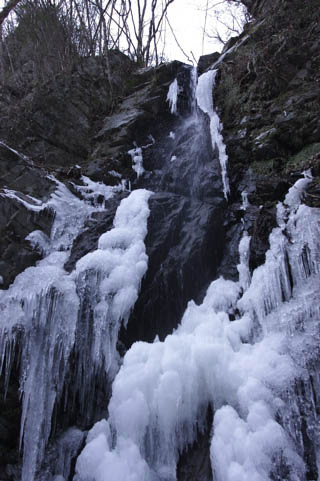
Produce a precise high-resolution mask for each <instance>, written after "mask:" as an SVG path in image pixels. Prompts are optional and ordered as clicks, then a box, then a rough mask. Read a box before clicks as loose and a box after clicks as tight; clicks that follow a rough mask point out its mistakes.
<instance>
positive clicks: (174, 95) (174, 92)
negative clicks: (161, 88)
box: [167, 79, 181, 114]
mask: <svg viewBox="0 0 320 481" xmlns="http://www.w3.org/2000/svg"><path fill="white" fill-rule="evenodd" d="M180 92H181V89H180V87H179V85H178V80H177V79H175V80H174V81H173V82H172V83H171V84H170V86H169V90H168V94H167V102H169V107H170V112H171V113H172V114H176V113H177V102H178V95H179V93H180Z"/></svg>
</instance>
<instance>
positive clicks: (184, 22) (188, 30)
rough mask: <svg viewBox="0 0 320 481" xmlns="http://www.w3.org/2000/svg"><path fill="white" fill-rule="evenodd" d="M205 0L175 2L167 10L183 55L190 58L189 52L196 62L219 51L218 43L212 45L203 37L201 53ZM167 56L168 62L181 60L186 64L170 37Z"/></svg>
mask: <svg viewBox="0 0 320 481" xmlns="http://www.w3.org/2000/svg"><path fill="white" fill-rule="evenodd" d="M206 3H207V2H206V0H175V1H174V2H173V3H172V4H171V5H170V7H169V9H168V16H169V21H170V23H171V25H172V27H173V29H174V32H175V35H176V37H177V40H178V41H179V43H180V44H181V46H182V47H183V50H184V51H185V53H186V54H187V55H188V56H189V57H190V58H192V54H191V52H193V55H194V57H195V58H196V60H197V61H198V59H199V57H200V55H206V54H208V53H212V52H216V51H218V50H221V48H222V46H221V44H219V43H214V42H213V41H212V40H210V39H209V38H208V37H207V36H205V39H204V40H205V41H204V49H203V51H202V37H203V27H204V23H205V6H206ZM167 43H168V45H167V49H166V50H167V56H168V57H169V59H170V60H174V59H175V60H181V61H183V62H186V63H187V59H186V57H185V55H183V53H182V52H181V50H180V49H179V47H178V46H177V44H176V42H175V40H174V39H173V37H172V35H171V38H170V39H169V40H168V42H167Z"/></svg>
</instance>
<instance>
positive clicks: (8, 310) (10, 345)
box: [0, 177, 151, 481]
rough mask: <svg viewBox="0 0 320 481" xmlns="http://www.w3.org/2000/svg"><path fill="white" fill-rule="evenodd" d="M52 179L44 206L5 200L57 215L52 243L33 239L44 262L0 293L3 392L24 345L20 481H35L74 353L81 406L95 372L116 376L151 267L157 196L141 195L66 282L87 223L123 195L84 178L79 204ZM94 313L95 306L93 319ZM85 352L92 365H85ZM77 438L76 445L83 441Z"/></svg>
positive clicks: (37, 235) (124, 206) (127, 203)
mask: <svg viewBox="0 0 320 481" xmlns="http://www.w3.org/2000/svg"><path fill="white" fill-rule="evenodd" d="M51 179H52V180H53V181H54V182H55V183H56V186H57V187H56V190H55V192H53V194H52V195H51V197H50V199H49V200H48V201H47V202H46V203H40V201H37V200H36V199H33V198H30V197H28V196H24V198H21V197H20V196H19V195H18V194H16V193H14V192H12V191H5V192H4V194H3V195H5V196H10V197H12V198H14V199H15V200H17V201H18V202H22V203H23V205H25V206H26V207H27V208H28V209H29V210H36V211H39V210H42V209H45V208H46V209H51V210H53V211H54V213H55V216H54V223H53V227H52V230H51V235H50V238H49V237H47V236H45V234H43V233H41V232H40V231H35V232H33V233H31V234H30V235H29V236H28V240H29V242H31V244H32V245H34V246H37V248H39V249H40V250H41V251H42V252H43V254H44V255H45V257H44V258H43V259H42V260H41V261H39V262H38V264H37V265H36V266H35V267H29V268H27V269H26V270H25V271H24V272H22V273H21V274H19V275H18V276H17V277H16V279H15V281H14V283H13V284H12V285H11V286H10V287H9V289H8V290H4V291H1V292H0V306H1V307H0V309H1V325H0V353H1V357H0V372H1V371H2V370H4V373H5V390H6V388H7V386H8V381H9V377H10V373H11V370H12V364H13V361H14V353H15V350H16V345H17V343H18V342H19V346H22V352H21V378H20V391H21V395H22V419H21V431H20V447H23V468H22V481H33V480H34V476H35V472H36V469H37V467H38V466H39V464H40V463H41V461H42V460H43V457H44V451H45V447H46V445H47V442H48V439H49V435H50V431H51V428H52V426H51V421H52V415H53V411H54V406H55V404H56V403H57V402H58V401H59V399H60V398H61V396H62V393H63V387H64V382H65V378H66V375H67V372H68V369H69V358H70V354H71V351H72V350H73V349H75V346H77V349H78V350H79V353H78V354H79V356H78V360H79V369H80V370H81V369H82V368H84V371H83V372H84V373H85V376H84V377H82V376H80V375H77V373H76V374H75V376H74V383H73V386H72V389H74V391H77V390H78V391H81V393H82V398H81V399H82V400H83V405H85V404H86V403H85V401H86V396H87V393H88V390H90V387H91V386H90V382H89V381H88V380H89V379H90V374H92V373H93V372H94V370H95V369H101V366H102V367H104V368H105V370H106V371H108V369H109V370H110V376H113V375H114V372H113V371H112V369H115V364H116V362H117V359H118V355H117V353H116V341H117V333H118V330H119V328H120V324H121V322H122V321H123V322H124V323H126V322H127V320H128V316H129V313H130V310H131V309H132V307H133V305H134V303H135V301H136V299H137V295H138V290H139V287H140V283H141V279H142V277H143V275H144V274H145V272H146V269H147V256H146V253H145V246H144V242H143V241H144V237H145V235H146V232H147V218H148V215H149V209H148V199H149V197H150V195H151V193H150V192H148V191H144V190H136V191H134V192H132V193H131V195H130V196H129V197H128V198H126V199H123V200H122V202H121V204H120V206H119V208H118V210H117V213H116V216H115V219H114V229H112V230H111V231H109V232H108V233H106V234H103V235H102V236H101V237H100V239H99V246H98V248H97V249H96V251H94V252H92V253H90V254H87V255H86V256H84V257H83V258H82V259H80V260H79V261H78V263H77V265H76V269H75V271H74V272H72V273H71V274H68V273H67V272H66V271H65V270H64V268H63V266H64V264H65V262H66V260H67V259H68V257H69V255H70V251H71V247H72V244H73V241H74V239H75V238H76V236H77V235H78V234H79V232H80V231H81V230H83V227H84V223H85V221H86V219H88V218H89V217H90V216H91V214H92V213H93V212H97V211H99V210H103V209H104V202H105V201H106V200H108V199H110V197H112V196H113V195H114V193H115V192H118V191H119V190H121V189H122V188H121V186H120V187H119V186H116V187H114V188H111V187H108V186H105V185H104V184H102V183H99V182H98V183H95V182H93V181H91V179H89V178H87V177H82V180H83V183H84V186H77V187H76V186H74V187H75V188H76V189H77V190H78V191H79V193H80V194H81V196H82V199H80V198H78V197H77V196H75V195H74V194H73V193H72V192H71V191H70V190H69V189H68V188H67V187H66V186H65V185H64V184H63V183H61V182H59V181H58V180H57V179H55V178H53V177H51ZM100 198H102V199H103V202H102V204H101V202H100V200H99V199H100ZM85 283H86V285H87V286H88V287H87V289H85V288H84V284H85ZM90 283H91V284H90ZM90 285H91V286H92V287H93V290H92V291H91V292H89V291H88V289H89V287H90ZM88 306H91V307H92V310H91V311H90V310H89V309H88ZM86 315H87V318H86V317H85V316H86ZM92 317H93V322H94V327H95V331H94V332H91V337H90V331H89V332H88V333H87V335H85V333H84V332H82V333H81V336H78V338H79V339H80V340H81V339H82V340H83V343H84V344H83V345H82V344H80V345H78V344H79V341H78V344H76V332H77V331H78V330H79V329H80V328H81V322H82V319H85V320H86V322H87V325H88V327H90V324H89V319H91V318H92ZM79 323H80V324H79ZM21 338H22V340H21ZM86 346H89V348H87V347H86ZM88 349H89V353H90V355H91V362H90V363H89V365H86V363H88V358H87V357H86V355H87V353H88ZM90 349H91V351H90ZM80 401H81V400H80ZM83 409H85V408H84V407H83ZM74 438H77V439H78V437H77V433H75V436H74ZM70 449H71V448H70ZM64 464H65V462H63V465H64ZM63 470H64V471H67V470H68V469H67V467H66V468H63ZM57 474H59V475H60V473H57ZM63 474H64V473H61V475H62V476H63Z"/></svg>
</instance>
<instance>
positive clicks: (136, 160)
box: [128, 147, 144, 178]
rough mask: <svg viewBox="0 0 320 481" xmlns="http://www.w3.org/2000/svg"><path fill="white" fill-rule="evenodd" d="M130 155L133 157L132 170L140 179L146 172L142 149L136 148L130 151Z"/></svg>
mask: <svg viewBox="0 0 320 481" xmlns="http://www.w3.org/2000/svg"><path fill="white" fill-rule="evenodd" d="M128 154H129V155H131V159H132V168H133V170H134V171H135V172H136V174H137V177H138V178H139V177H140V175H142V174H143V172H144V168H143V157H142V149H141V147H135V148H134V149H131V150H129V152H128Z"/></svg>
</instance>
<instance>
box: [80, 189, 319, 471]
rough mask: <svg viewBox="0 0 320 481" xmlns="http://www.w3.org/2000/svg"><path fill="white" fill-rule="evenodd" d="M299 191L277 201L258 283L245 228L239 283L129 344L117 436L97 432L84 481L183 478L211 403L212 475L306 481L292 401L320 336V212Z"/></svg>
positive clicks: (225, 285)
mask: <svg viewBox="0 0 320 481" xmlns="http://www.w3.org/2000/svg"><path fill="white" fill-rule="evenodd" d="M299 185H300V184H299V183H298V184H296V188H297V187H299ZM299 189H300V187H299ZM291 192H292V191H291ZM300 193H301V191H300ZM292 197H293V196H292V195H291V193H290V195H289V197H288V198H287V203H288V204H290V206H289V207H285V205H280V206H279V212H281V213H282V215H281V216H280V221H281V227H278V228H276V229H274V230H273V232H272V234H271V236H270V250H269V251H268V253H267V256H266V262H265V264H264V265H263V266H261V267H259V268H257V269H256V270H255V272H254V274H253V277H252V280H251V283H250V277H249V272H248V251H249V241H250V238H249V237H248V236H246V235H245V236H244V237H243V239H242V241H241V243H240V261H241V262H240V265H239V272H240V282H239V283H238V282H232V281H226V280H224V279H222V278H220V279H218V280H216V281H214V282H213V283H212V284H211V285H210V287H209V289H208V292H207V295H206V297H205V299H204V301H203V304H202V305H200V306H197V305H196V304H195V303H194V302H192V301H191V302H190V303H189V305H188V308H187V310H186V312H185V314H184V316H183V319H182V322H181V325H180V326H179V327H178V329H177V330H176V331H175V332H174V333H173V334H172V335H169V336H167V338H166V339H165V340H164V342H154V343H152V344H148V343H145V342H138V343H136V344H134V345H133V346H132V348H131V349H130V350H129V351H128V352H127V354H126V356H125V358H124V362H123V366H122V367H121V369H120V372H119V374H118V375H117V377H116V379H115V381H114V383H113V394H112V399H111V402H110V405H109V414H110V418H109V424H110V427H111V431H112V432H113V433H114V435H115V441H114V443H112V442H111V439H110V438H108V436H107V435H104V436H102V435H101V434H100V433H99V430H97V431H98V434H97V435H92V437H91V439H90V441H89V442H88V444H87V446H86V448H85V449H84V451H83V453H82V454H81V455H80V457H79V459H78V461H77V465H76V473H77V474H76V478H75V479H76V480H77V481H87V480H89V479H90V480H94V481H110V480H112V481H113V480H114V481H115V480H117V481H118V480H128V479H132V480H146V481H147V480H148V481H149V480H166V481H168V480H172V481H173V480H176V465H177V461H178V457H179V453H181V452H182V450H183V449H184V448H185V447H186V446H187V445H188V444H190V443H192V442H193V441H194V440H195V438H196V435H197V431H198V430H200V431H201V429H202V428H203V425H204V422H205V419H206V412H207V408H208V405H211V406H212V408H213V412H214V413H215V415H214V428H213V437H212V441H211V462H212V469H213V470H214V479H216V480H217V481H248V480H249V479H250V480H253V481H271V479H278V476H279V473H280V472H281V469H285V470H286V479H287V480H290V481H294V480H297V479H300V480H302V479H305V466H304V462H303V461H302V456H303V452H302V451H301V446H300V444H299V440H298V439H296V438H295V432H294V430H293V429H292V427H291V426H290V425H289V426H288V425H287V424H286V421H285V420H286V413H287V410H288V409H291V406H290V401H289V402H288V403H287V404H285V402H284V400H286V396H287V391H288V390H290V389H291V386H292V385H293V384H294V382H295V380H296V379H301V378H303V377H304V373H305V371H304V369H305V367H306V366H307V365H308V364H309V363H310V361H311V360H312V356H313V355H314V354H313V352H314V351H315V350H316V346H317V344H318V343H319V338H320V334H319V330H318V328H317V323H318V320H319V316H320V307H319V304H318V302H317V300H318V295H319V292H318V287H319V274H320V258H319V252H320V222H319V221H320V210H319V209H318V210H316V209H311V208H309V207H307V206H305V205H300V203H299V202H300V200H299V199H300V198H301V195H299V196H298V197H297V196H295V197H294V199H293V198H292ZM284 219H286V220H285V221H284ZM283 222H284V223H283ZM243 289H245V291H244V294H243V295H242V290H243ZM230 318H231V319H233V318H235V320H234V321H230ZM302 326H303V327H302ZM305 340H308V346H309V348H308V350H307V351H306V350H305V348H304V341H305ZM312 346H314V349H313V348H312ZM292 409H294V407H292ZM313 415H314V416H317V413H316V411H315V408H314V413H313ZM279 420H280V422H279ZM108 429H109V428H108ZM314 436H316V434H315V435H314ZM314 442H315V443H317V438H316V437H315V439H314ZM89 463H90V466H91V468H90V473H89V472H88V469H87V466H88V465H89Z"/></svg>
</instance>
